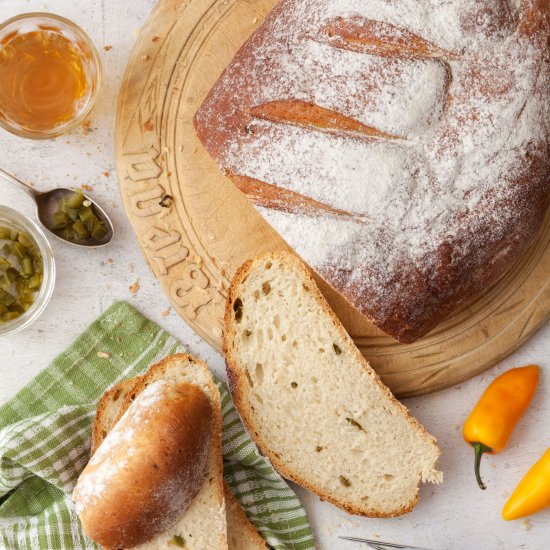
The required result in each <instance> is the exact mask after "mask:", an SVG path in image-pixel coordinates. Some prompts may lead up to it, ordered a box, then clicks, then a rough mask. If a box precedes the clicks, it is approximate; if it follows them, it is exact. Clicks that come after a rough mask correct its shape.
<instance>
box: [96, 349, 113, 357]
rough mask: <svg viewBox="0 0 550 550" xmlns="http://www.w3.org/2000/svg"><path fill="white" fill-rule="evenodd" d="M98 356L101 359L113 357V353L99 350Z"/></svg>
mask: <svg viewBox="0 0 550 550" xmlns="http://www.w3.org/2000/svg"><path fill="white" fill-rule="evenodd" d="M97 356H98V357H99V358H101V359H109V357H111V355H110V354H109V353H107V352H106V351H98V352H97Z"/></svg>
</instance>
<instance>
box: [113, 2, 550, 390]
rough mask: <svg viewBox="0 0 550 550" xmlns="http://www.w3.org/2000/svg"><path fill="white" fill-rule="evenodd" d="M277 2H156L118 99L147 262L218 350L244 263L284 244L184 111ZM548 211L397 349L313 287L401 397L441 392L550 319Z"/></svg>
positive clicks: (132, 202) (130, 200)
mask: <svg viewBox="0 0 550 550" xmlns="http://www.w3.org/2000/svg"><path fill="white" fill-rule="evenodd" d="M274 4H275V0H159V2H158V4H157V6H156V8H155V10H154V12H153V13H152V15H151V16H150V18H149V20H148V22H147V24H146V26H145V27H144V28H143V29H142V31H141V33H140V36H139V40H138V43H137V45H136V47H135V49H134V52H133V55H132V58H131V60H130V63H129V66H128V69H127V71H126V75H125V78H124V82H123V86H122V90H121V93H120V99H119V105H118V117H117V126H116V154H117V169H118V178H119V183H120V189H121V194H122V198H123V201H124V205H125V208H126V211H127V213H128V216H129V218H130V221H131V223H132V225H133V227H134V230H135V232H136V234H137V237H138V239H139V242H140V244H141V247H142V248H143V252H144V254H145V257H146V258H147V261H148V262H149V264H150V266H151V268H152V269H153V271H154V273H155V275H156V276H157V277H158V278H159V280H160V283H161V285H162V288H163V289H164V291H165V293H166V294H167V296H168V299H169V300H170V302H171V304H172V305H173V307H174V308H175V310H176V311H177V312H178V313H179V314H180V315H181V317H182V318H183V319H185V321H187V322H188V323H189V324H190V325H191V326H192V327H193V329H194V330H195V331H196V332H197V333H198V334H200V335H201V336H202V337H203V338H205V339H206V340H207V341H208V342H210V343H211V344H212V345H213V346H215V347H216V348H218V349H220V343H221V329H222V314H223V308H224V301H225V296H226V289H227V288H228V285H229V283H230V280H231V276H232V274H233V273H234V272H235V270H236V269H237V267H238V266H239V265H240V264H241V263H242V262H243V261H245V260H246V259H248V258H250V257H252V256H254V255H256V254H258V253H260V252H262V251H267V250H273V249H280V248H286V247H287V245H286V244H285V243H284V241H283V240H282V239H281V238H280V237H279V236H278V235H277V234H276V233H275V231H274V230H273V229H271V227H270V226H268V224H267V223H266V222H265V221H264V220H263V219H262V218H261V217H260V215H259V214H258V213H257V212H256V210H255V209H254V208H253V206H252V205H251V203H249V202H248V199H246V197H245V196H244V195H242V194H241V193H240V191H238V190H237V189H236V188H235V187H234V186H233V184H232V183H231V182H230V181H229V180H227V179H226V178H225V177H224V176H222V174H221V173H220V171H219V170H218V168H217V167H216V165H215V164H214V162H213V161H212V160H211V158H210V157H209V155H208V154H207V153H206V151H205V150H204V149H203V147H202V145H201V144H200V142H199V140H198V139H197V137H196V135H195V131H194V129H193V116H194V113H195V111H196V110H197V108H198V107H199V105H200V104H201V102H202V101H203V99H204V98H205V96H206V94H207V93H208V91H209V90H210V88H211V86H212V85H213V84H214V82H215V81H216V79H217V78H218V76H219V75H220V74H221V72H222V70H223V69H224V67H225V66H226V65H227V64H228V63H229V61H230V60H231V58H232V57H233V55H234V54H235V52H236V51H237V50H238V48H239V47H240V46H241V44H242V43H243V42H244V41H245V40H246V39H247V38H248V37H249V36H250V34H251V33H252V32H253V30H254V29H255V28H256V27H257V26H258V25H259V24H260V23H261V22H262V21H263V19H264V17H265V15H266V14H267V13H268V11H269V10H270V9H271V8H272V7H273V5H274ZM549 281H550V213H549V215H548V216H547V217H546V221H545V225H544V228H543V230H542V231H541V233H540V234H539V236H538V238H537V240H536V242H535V243H534V244H533V245H532V246H531V247H530V249H529V251H528V252H527V253H526V254H525V255H524V257H523V258H522V259H521V261H520V262H518V264H517V265H516V266H515V268H514V269H512V270H511V271H510V272H509V273H508V274H507V275H506V276H505V277H504V279H502V280H501V281H500V282H499V283H498V284H497V285H496V286H494V287H493V288H492V289H491V290H490V291H489V292H487V293H486V294H485V295H484V296H483V297H482V298H480V299H479V300H478V301H477V302H475V303H474V304H472V305H470V306H469V307H467V308H463V309H462V310H460V311H458V312H457V313H455V314H454V315H453V316H452V317H451V318H449V319H448V320H447V321H445V322H444V323H442V324H441V325H440V326H439V327H437V328H436V329H435V330H434V331H432V332H431V333H430V334H429V335H428V336H427V337H425V338H423V339H422V340H420V341H419V342H416V343H414V344H409V345H404V344H398V343H397V342H396V341H395V340H393V339H392V338H390V337H389V336H386V335H384V334H383V333H382V332H380V331H379V330H377V329H376V328H375V327H373V326H372V325H370V324H369V322H368V321H367V320H366V319H365V318H364V317H363V316H361V315H360V314H359V313H357V312H356V311H355V310H353V309H352V308H351V307H350V306H349V305H347V303H346V302H345V301H344V300H343V298H342V297H340V296H339V295H338V294H337V293H336V292H334V291H333V290H331V289H330V288H328V286H327V285H326V284H324V283H322V282H320V285H321V289H322V291H323V293H324V294H325V296H326V297H327V299H328V301H329V302H330V304H331V305H332V307H333V308H334V310H335V311H336V313H337V315H338V316H339V317H340V319H341V320H342V322H343V324H344V325H345V327H346V329H347V330H348V332H349V333H350V335H351V336H352V337H353V339H354V340H355V343H356V344H357V346H358V347H359V349H360V350H361V352H362V353H363V354H364V355H365V356H366V357H367V359H368V360H369V362H370V364H371V365H372V366H373V367H374V368H375V369H376V370H377V372H378V373H379V374H380V375H381V376H382V379H383V380H384V382H385V383H386V384H388V386H390V388H391V389H392V390H393V391H394V392H395V393H396V394H397V395H399V396H402V397H403V396H410V395H418V394H422V393H427V392H431V391H435V390H439V389H442V388H445V387H448V386H451V385H453V384H456V383H458V382H461V381H463V380H466V379H467V378H470V377H471V376H474V375H476V374H478V373H480V372H482V371H484V370H485V369H487V368H489V367H491V366H492V365H494V364H495V363H496V362H498V361H499V360H501V359H502V358H503V357H505V356H506V355H508V354H509V353H511V352H512V351H514V350H515V349H516V348H517V347H518V346H519V345H520V344H521V343H522V342H524V341H525V340H526V339H527V338H529V337H530V336H531V335H532V334H533V332H535V331H536V330H537V329H538V328H539V327H540V326H541V325H542V324H543V323H544V322H545V321H546V320H547V319H548V318H549V317H550V282H549Z"/></svg>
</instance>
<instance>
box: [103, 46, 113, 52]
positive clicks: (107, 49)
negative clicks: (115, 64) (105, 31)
mask: <svg viewBox="0 0 550 550" xmlns="http://www.w3.org/2000/svg"><path fill="white" fill-rule="evenodd" d="M103 49H104V50H105V51H106V52H108V51H109V50H112V49H113V46H103Z"/></svg>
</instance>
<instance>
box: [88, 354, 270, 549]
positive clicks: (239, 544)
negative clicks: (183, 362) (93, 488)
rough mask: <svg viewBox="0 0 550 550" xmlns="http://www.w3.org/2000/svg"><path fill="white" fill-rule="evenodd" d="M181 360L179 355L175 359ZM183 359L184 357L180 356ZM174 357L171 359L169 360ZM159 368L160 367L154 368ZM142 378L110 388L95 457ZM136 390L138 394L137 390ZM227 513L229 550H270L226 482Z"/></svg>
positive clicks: (96, 430)
mask: <svg viewBox="0 0 550 550" xmlns="http://www.w3.org/2000/svg"><path fill="white" fill-rule="evenodd" d="M173 357H175V358H177V357H178V356H173ZM179 357H183V356H181V355H180V356H179ZM171 359H173V358H171V357H168V358H166V359H165V361H166V360H171ZM151 368H156V366H154V367H151ZM142 379H143V377H142V376H136V377H134V378H130V379H127V380H122V381H121V382H119V383H117V384H115V385H114V386H112V387H111V388H109V389H108V390H107V391H106V392H105V393H104V394H103V396H102V397H101V399H100V400H99V402H98V406H97V411H96V416H95V419H94V425H93V429H92V448H91V455H93V454H94V453H95V452H96V450H97V448H98V447H99V446H100V445H101V443H102V441H103V440H104V439H105V437H106V436H107V434H108V433H109V432H110V431H111V429H112V428H113V426H114V425H115V424H116V422H117V421H118V420H119V419H120V418H121V417H122V415H123V414H124V412H125V410H126V409H127V407H128V406H129V404H130V403H131V402H132V400H133V399H134V398H135V396H137V395H138V393H139V391H138V389H137V388H139V387H140V383H141V382H142ZM134 390H135V391H134ZM223 492H224V498H225V511H226V520H227V543H228V550H267V544H266V542H265V541H264V539H263V538H262V537H261V536H260V534H259V533H258V531H257V530H256V528H255V527H254V525H252V523H251V522H250V521H249V520H248V518H247V517H246V514H245V513H244V511H243V509H242V508H241V506H240V504H239V502H238V501H237V500H236V499H235V497H234V496H233V494H232V493H231V490H230V489H229V486H228V485H227V483H226V482H225V481H224V482H223ZM174 548H175V547H174Z"/></svg>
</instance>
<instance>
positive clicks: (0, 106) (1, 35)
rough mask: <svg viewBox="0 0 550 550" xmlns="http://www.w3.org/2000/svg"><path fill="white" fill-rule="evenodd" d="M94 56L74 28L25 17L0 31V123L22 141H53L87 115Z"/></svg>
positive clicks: (95, 79) (95, 75) (95, 73)
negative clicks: (17, 135) (46, 138)
mask: <svg viewBox="0 0 550 550" xmlns="http://www.w3.org/2000/svg"><path fill="white" fill-rule="evenodd" d="M99 73H100V65H99V58H98V56H97V51H96V50H95V48H94V47H93V45H92V44H91V42H90V41H89V39H88V38H87V37H86V35H85V34H84V33H83V31H81V30H80V29H79V28H78V27H76V26H75V25H73V24H72V23H70V22H69V21H67V20H64V19H62V18H59V17H57V16H52V15H49V14H27V15H25V16H20V17H19V18H15V19H14V20H10V21H8V22H6V23H4V24H3V25H2V27H1V28H0V123H2V125H3V126H4V127H6V128H7V129H8V130H10V131H13V132H14V133H16V134H19V135H23V136H25V137H35V138H41V137H55V136H57V135H60V134H62V133H65V132H67V131H70V130H71V129H72V128H73V127H74V126H75V124H78V123H80V122H81V121H82V120H83V118H84V117H85V116H87V114H88V113H89V111H90V110H91V108H92V106H93V102H94V101H95V96H96V95H97V90H98V87H99V79H100V74H99Z"/></svg>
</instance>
